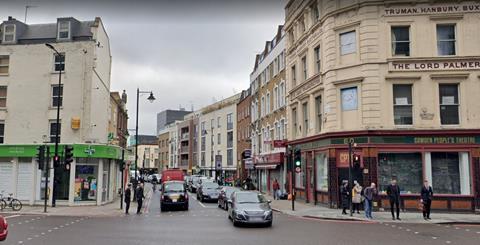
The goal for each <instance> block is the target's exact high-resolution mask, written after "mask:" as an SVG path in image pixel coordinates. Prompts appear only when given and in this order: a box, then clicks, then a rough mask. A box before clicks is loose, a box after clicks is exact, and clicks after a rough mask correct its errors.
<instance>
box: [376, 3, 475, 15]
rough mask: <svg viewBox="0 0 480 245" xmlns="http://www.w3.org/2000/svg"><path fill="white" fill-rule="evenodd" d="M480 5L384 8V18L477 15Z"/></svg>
mask: <svg viewBox="0 0 480 245" xmlns="http://www.w3.org/2000/svg"><path fill="white" fill-rule="evenodd" d="M478 12H480V4H464V5H462V4H455V5H437V6H414V7H400V8H386V9H385V15H386V16H399V15H422V14H460V13H478Z"/></svg>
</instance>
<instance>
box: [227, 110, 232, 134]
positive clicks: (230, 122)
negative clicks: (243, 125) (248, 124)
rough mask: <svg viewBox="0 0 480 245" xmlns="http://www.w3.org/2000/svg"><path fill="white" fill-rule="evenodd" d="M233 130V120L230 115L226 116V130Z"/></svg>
mask: <svg viewBox="0 0 480 245" xmlns="http://www.w3.org/2000/svg"><path fill="white" fill-rule="evenodd" d="M232 129H233V118H232V113H230V114H227V130H232Z"/></svg>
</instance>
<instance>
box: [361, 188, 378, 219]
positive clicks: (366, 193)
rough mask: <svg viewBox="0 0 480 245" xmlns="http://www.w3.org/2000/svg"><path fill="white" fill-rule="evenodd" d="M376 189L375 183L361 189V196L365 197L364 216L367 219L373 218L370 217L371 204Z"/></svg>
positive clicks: (375, 194) (376, 192)
mask: <svg viewBox="0 0 480 245" xmlns="http://www.w3.org/2000/svg"><path fill="white" fill-rule="evenodd" d="M377 194H378V191H377V187H376V185H375V183H371V184H370V186H369V187H367V188H365V189H364V190H363V197H365V202H364V205H365V217H366V218H367V219H373V217H372V205H373V199H374V198H375V197H376V196H377Z"/></svg>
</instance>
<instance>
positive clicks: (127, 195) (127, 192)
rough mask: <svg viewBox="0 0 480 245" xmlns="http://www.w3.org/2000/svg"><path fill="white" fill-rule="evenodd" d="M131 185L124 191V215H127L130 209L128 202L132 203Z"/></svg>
mask: <svg viewBox="0 0 480 245" xmlns="http://www.w3.org/2000/svg"><path fill="white" fill-rule="evenodd" d="M131 188H132V184H131V183H129V184H128V186H127V189H125V214H128V210H129V209H130V201H132V189H131Z"/></svg>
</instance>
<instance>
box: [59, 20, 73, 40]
mask: <svg viewBox="0 0 480 245" xmlns="http://www.w3.org/2000/svg"><path fill="white" fill-rule="evenodd" d="M69 38H70V21H60V22H59V23H58V39H69Z"/></svg>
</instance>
